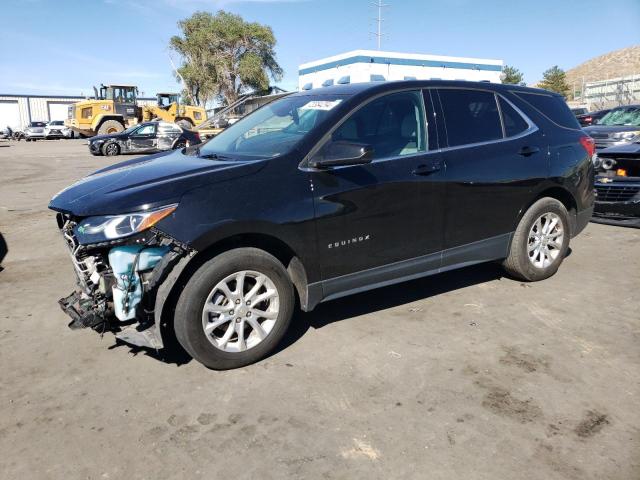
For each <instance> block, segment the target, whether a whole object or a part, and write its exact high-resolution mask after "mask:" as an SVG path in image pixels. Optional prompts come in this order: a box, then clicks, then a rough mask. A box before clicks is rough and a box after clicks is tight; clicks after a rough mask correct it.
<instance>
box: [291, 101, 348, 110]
mask: <svg viewBox="0 0 640 480" xmlns="http://www.w3.org/2000/svg"><path fill="white" fill-rule="evenodd" d="M341 101H342V100H341V99H340V100H312V101H311V102H307V103H305V104H304V105H303V106H301V107H300V110H331V109H333V108H334V107H336V106H337V105H338V104H339V103H340V102H341Z"/></svg>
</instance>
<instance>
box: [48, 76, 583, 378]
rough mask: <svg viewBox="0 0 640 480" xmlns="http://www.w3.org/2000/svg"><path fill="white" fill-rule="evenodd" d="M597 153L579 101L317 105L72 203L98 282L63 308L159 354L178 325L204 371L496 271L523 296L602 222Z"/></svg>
mask: <svg viewBox="0 0 640 480" xmlns="http://www.w3.org/2000/svg"><path fill="white" fill-rule="evenodd" d="M592 155H593V141H592V139H591V138H590V137H588V136H587V135H585V134H584V132H583V131H582V130H581V129H580V125H579V124H578V122H577V120H576V119H575V116H574V115H573V114H572V113H571V112H570V111H569V108H568V107H567V105H566V103H565V102H564V100H563V98H562V97H561V96H559V95H557V94H554V93H551V92H547V91H544V90H538V89H531V88H526V87H517V86H513V85H500V84H490V83H482V82H478V83H475V82H463V81H404V82H378V83H375V84H367V83H361V84H350V85H336V86H331V87H325V88H322V89H319V90H309V91H302V92H298V93H295V94H292V95H290V96H287V97H284V98H282V99H280V100H276V101H274V102H273V103H270V104H268V105H265V106H263V107H262V108H260V109H258V110H256V111H255V112H253V113H251V114H249V115H248V116H246V117H244V118H243V119H241V120H239V121H238V122H237V123H235V124H234V125H231V126H230V127H228V128H227V129H226V130H224V131H223V132H222V133H220V134H219V135H218V136H216V137H214V138H212V139H211V140H210V141H209V142H207V143H206V144H204V145H202V146H198V147H190V148H186V149H183V150H181V151H173V152H168V153H161V154H157V155H156V156H151V157H142V158H139V159H134V160H130V161H128V162H124V163H121V164H117V165H113V166H110V167H107V168H104V169H102V170H100V171H98V172H96V173H94V174H92V175H89V176H88V177H85V178H84V179H82V180H80V181H79V182H77V183H76V184H74V185H72V186H70V187H69V188H67V189H65V190H63V191H62V192H60V193H59V194H58V195H56V196H55V197H54V198H53V199H52V200H51V203H50V205H49V208H51V209H53V210H55V211H57V212H58V214H57V219H58V225H59V227H60V229H61V231H62V234H63V237H64V239H65V241H66V242H67V244H68V246H69V248H70V250H71V252H72V254H71V258H72V260H73V263H74V266H75V271H76V273H77V276H78V285H79V288H78V290H77V291H76V292H73V293H72V294H71V295H69V296H68V297H66V298H64V299H61V301H60V304H61V306H62V308H63V310H64V311H66V312H67V313H68V314H69V315H70V316H71V318H72V323H71V327H72V328H79V327H86V326H90V327H94V328H96V329H100V330H102V329H108V328H111V329H112V330H115V331H116V336H117V338H120V339H121V340H123V341H125V342H128V343H130V344H134V345H139V346H145V347H150V348H154V349H158V348H162V347H163V345H164V344H165V342H166V341H167V340H166V338H167V337H166V335H167V334H168V335H169V336H170V335H171V333H168V332H170V331H171V330H172V331H173V332H175V335H176V337H177V339H178V341H179V342H180V344H181V345H182V346H183V347H184V348H185V349H186V350H187V352H189V353H190V354H191V355H192V356H193V357H194V358H195V359H196V360H198V361H200V362H202V363H203V364H204V365H206V366H208V367H211V368H215V369H227V368H234V367H240V366H243V365H247V364H249V363H252V362H255V361H257V360H259V359H261V358H263V357H265V356H266V355H267V354H269V353H270V352H272V351H273V350H274V348H275V347H276V345H277V344H278V342H279V341H280V340H281V339H282V337H283V335H284V334H285V331H286V330H287V328H288V326H289V324H290V322H291V318H292V315H293V312H294V307H295V305H296V303H298V304H299V305H300V307H301V308H302V310H305V311H310V310H312V309H314V308H315V307H316V306H317V305H318V304H319V303H320V302H325V301H328V300H332V299H335V298H338V297H343V296H345V295H350V294H353V293H357V292H361V291H364V290H368V289H373V288H384V287H385V286H387V285H390V284H393V283H397V282H402V281H406V280H410V279H414V278H418V277H422V276H426V275H432V274H436V273H439V272H443V271H446V270H451V269H455V268H461V267H464V266H467V265H472V264H476V263H480V262H488V261H494V260H499V261H502V263H503V265H504V267H505V268H506V270H507V272H508V273H509V274H510V275H512V276H513V277H515V278H518V279H520V280H523V281H537V280H542V279H545V278H548V277H550V276H551V275H553V274H554V273H555V272H556V271H557V270H558V268H559V266H560V264H561V263H562V260H563V258H564V256H565V254H566V253H567V250H568V248H569V242H570V239H571V238H572V237H574V236H575V235H577V234H578V233H580V232H581V231H582V229H583V228H584V227H585V226H586V225H587V224H588V222H589V219H590V218H591V214H592V211H593V202H594V182H593V179H594V175H593V174H594V165H593V163H592ZM296 294H297V299H298V300H297V302H296ZM381 295H384V292H382V293H381ZM549 301H553V299H551V298H550V299H549ZM112 311H113V312H114V313H113V315H112V314H111V313H110V312H112Z"/></svg>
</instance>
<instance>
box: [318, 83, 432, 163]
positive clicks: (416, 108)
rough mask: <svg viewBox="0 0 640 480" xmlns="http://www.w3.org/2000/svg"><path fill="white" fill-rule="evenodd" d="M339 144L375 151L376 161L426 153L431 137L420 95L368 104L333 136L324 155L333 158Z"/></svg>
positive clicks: (405, 94)
mask: <svg viewBox="0 0 640 480" xmlns="http://www.w3.org/2000/svg"><path fill="white" fill-rule="evenodd" d="M337 142H341V143H343V142H349V143H357V144H362V145H369V146H371V147H373V159H374V160H375V159H381V158H393V157H402V156H406V155H414V154H417V153H421V152H425V151H426V150H427V135H426V129H425V123H424V105H423V102H422V94H421V93H420V92H419V91H410V92H400V93H393V94H390V95H386V96H384V97H381V98H378V99H376V100H373V101H371V102H370V103H368V104H366V105H365V106H364V107H362V108H360V109H359V110H357V111H356V112H355V113H353V114H352V115H351V117H349V118H348V119H347V120H346V121H345V122H344V123H343V124H342V125H341V126H340V127H338V128H337V129H336V130H335V131H334V132H333V134H332V135H331V140H329V141H328V142H327V143H326V144H325V145H324V146H323V147H322V149H321V152H320V155H322V156H325V155H328V156H330V155H331V151H332V150H333V146H334V144H335V143H337Z"/></svg>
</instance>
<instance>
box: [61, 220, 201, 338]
mask: <svg viewBox="0 0 640 480" xmlns="http://www.w3.org/2000/svg"><path fill="white" fill-rule="evenodd" d="M77 221H79V219H74V218H71V217H69V216H68V215H64V214H58V225H59V227H60V230H61V232H62V236H63V238H64V240H65V243H66V244H67V246H68V248H69V253H70V256H71V260H72V263H73V265H74V269H75V272H76V276H77V280H78V286H79V287H80V290H78V291H75V292H73V293H72V294H71V295H69V296H68V297H66V298H62V299H60V300H59V304H60V306H61V308H62V310H63V311H64V312H65V313H67V314H68V315H69V316H70V317H71V320H72V321H71V323H70V324H69V327H70V328H72V329H78V328H87V327H89V328H93V329H96V330H100V331H103V332H104V331H107V330H108V331H112V332H114V333H115V335H116V338H118V339H120V340H122V341H124V342H126V343H128V344H131V345H136V346H140V347H147V348H153V349H160V348H162V347H163V341H162V336H161V334H160V325H159V322H158V320H157V317H158V315H157V313H156V312H155V309H156V296H157V294H158V291H159V290H160V288H161V287H162V288H163V289H164V290H167V292H168V291H169V290H170V289H171V287H172V285H173V283H174V282H175V280H176V278H177V275H173V273H174V267H176V264H177V263H178V262H179V261H180V260H184V261H185V262H183V263H185V264H186V263H187V261H188V260H189V259H190V258H191V257H192V256H193V255H194V254H195V251H194V250H192V249H190V248H189V247H188V246H187V245H184V244H182V243H180V242H178V241H176V240H175V239H173V238H171V237H169V236H167V235H165V234H164V233H163V232H161V231H158V230H156V229H151V230H149V231H148V232H145V234H144V235H137V236H135V237H129V238H126V239H123V240H118V241H113V242H104V243H100V244H91V245H80V244H79V243H78V241H77V238H76V236H75V234H74V229H75V228H76V226H77ZM181 270H182V268H180V269H179V271H181ZM165 284H169V285H165ZM164 300H165V298H164V297H162V302H161V304H162V303H164ZM160 308H162V305H160Z"/></svg>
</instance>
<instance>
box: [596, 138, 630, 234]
mask: <svg viewBox="0 0 640 480" xmlns="http://www.w3.org/2000/svg"><path fill="white" fill-rule="evenodd" d="M595 164H596V168H597V173H596V193H597V196H596V204H595V211H594V213H593V221H594V222H598V223H607V224H613V225H623V226H633V227H638V228H640V140H637V141H635V142H632V143H626V144H624V145H618V146H616V147H610V148H607V149H605V150H601V151H600V152H598V155H597V158H596V160H595Z"/></svg>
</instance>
